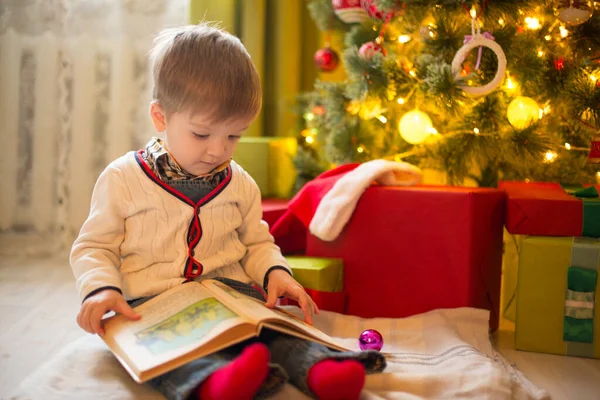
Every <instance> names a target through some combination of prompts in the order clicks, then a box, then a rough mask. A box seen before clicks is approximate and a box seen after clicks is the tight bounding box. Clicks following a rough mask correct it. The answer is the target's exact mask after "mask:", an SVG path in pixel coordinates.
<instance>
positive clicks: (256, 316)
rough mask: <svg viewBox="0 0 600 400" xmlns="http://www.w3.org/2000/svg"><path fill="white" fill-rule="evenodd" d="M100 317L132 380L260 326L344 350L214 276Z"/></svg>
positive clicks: (256, 330) (211, 349)
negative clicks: (127, 312) (130, 311)
mask: <svg viewBox="0 0 600 400" xmlns="http://www.w3.org/2000/svg"><path fill="white" fill-rule="evenodd" d="M135 311H136V312H137V313H138V314H141V315H142V318H141V319H140V320H138V321H132V320H129V319H127V318H126V317H124V316H123V315H119V314H118V315H115V316H112V317H110V318H107V319H106V320H105V321H104V327H105V334H104V337H103V340H104V342H105V343H106V344H107V345H108V347H109V348H110V350H111V351H112V352H113V353H114V354H115V356H116V357H117V359H118V360H119V361H120V362H121V364H123V366H124V367H125V369H126V370H127V372H129V374H130V375H131V376H132V377H133V379H134V380H135V381H136V382H139V383H141V382H145V381H147V380H149V379H152V378H154V377H156V376H158V375H161V374H164V373H165V372H168V371H171V370H173V369H175V368H177V367H179V366H181V365H184V364H186V363H188V362H190V361H192V360H195V359H197V358H200V357H203V356H206V355H209V354H211V353H215V352H217V351H219V350H221V349H224V348H226V347H229V346H231V345H233V344H235V343H238V342H241V341H243V340H246V339H249V338H251V337H253V336H258V335H259V334H260V331H261V329H262V328H263V327H266V328H269V329H272V330H275V331H279V332H282V333H286V334H289V335H293V336H297V337H300V338H304V339H307V340H311V341H313V342H317V343H321V344H323V345H325V346H327V347H330V348H333V349H336V350H342V351H343V350H346V348H345V347H343V346H341V345H340V344H338V343H336V342H335V340H334V339H332V338H331V337H329V336H327V335H326V334H325V333H323V332H321V331H320V330H318V329H317V328H314V327H313V326H311V325H308V324H306V323H305V322H304V321H302V320H300V319H299V318H297V317H296V316H294V315H293V314H291V313H289V312H287V311H285V310H283V309H279V308H275V309H269V308H267V307H266V306H265V304H264V303H262V302H260V301H258V300H256V299H254V298H252V297H249V296H246V295H244V294H242V293H239V292H238V291H236V290H234V289H231V288H230V287H229V286H227V285H225V284H223V283H221V282H218V281H215V280H210V279H209V280H205V281H202V282H201V283H200V282H190V283H186V284H183V285H178V286H175V287H174V288H172V289H170V290H168V291H166V292H164V293H161V294H160V295H158V296H156V297H154V298H153V299H152V300H150V301H148V302H146V303H144V304H142V305H140V306H138V307H136V308H135Z"/></svg>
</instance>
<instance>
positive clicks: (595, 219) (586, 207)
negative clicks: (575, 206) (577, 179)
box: [563, 185, 600, 237]
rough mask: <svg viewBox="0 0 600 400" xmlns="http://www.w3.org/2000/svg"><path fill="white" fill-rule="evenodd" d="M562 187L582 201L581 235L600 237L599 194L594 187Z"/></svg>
mask: <svg viewBox="0 0 600 400" xmlns="http://www.w3.org/2000/svg"><path fill="white" fill-rule="evenodd" d="M563 189H564V190H565V192H567V193H568V194H570V195H572V196H575V197H577V198H578V199H579V200H581V201H582V202H583V215H582V218H583V224H582V225H583V228H582V232H581V236H587V237H600V196H599V195H598V190H597V189H596V187H595V186H589V187H586V188H583V187H577V188H573V187H568V186H564V185H563Z"/></svg>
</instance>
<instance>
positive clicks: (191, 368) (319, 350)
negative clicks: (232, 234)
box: [131, 278, 386, 400]
mask: <svg viewBox="0 0 600 400" xmlns="http://www.w3.org/2000/svg"><path fill="white" fill-rule="evenodd" d="M216 280H219V281H221V282H223V283H225V284H227V285H228V286H230V287H232V288H233V289H236V290H238V291H239V292H241V293H244V294H246V295H249V296H252V297H255V298H257V299H259V300H261V301H264V299H263V297H262V294H261V293H260V292H259V291H258V290H256V289H255V288H253V287H252V286H250V285H247V284H245V283H241V282H237V281H234V280H231V279H227V278H216ZM147 300H148V298H143V299H138V300H136V301H134V302H131V305H132V306H136V305H140V304H142V303H143V302H145V301H147ZM256 342H260V343H264V344H265V345H266V346H267V347H268V348H269V351H270V353H271V358H270V370H269V375H268V377H267V379H266V381H265V382H264V383H263V385H262V386H261V387H260V389H259V391H258V393H257V396H256V398H257V399H260V398H266V397H268V396H271V395H273V394H275V393H276V392H277V391H278V390H280V389H281V387H282V386H283V384H284V383H286V382H290V383H291V384H292V385H294V386H295V387H297V388H298V389H299V390H301V391H302V392H304V393H305V394H306V395H308V396H310V397H315V396H314V394H313V393H312V392H311V391H310V389H309V388H308V385H307V383H306V378H307V376H308V371H309V370H310V368H311V367H312V366H313V365H314V364H316V363H317V362H319V361H322V360H325V359H339V360H344V359H348V360H357V361H359V362H360V363H362V364H363V365H364V366H365V369H366V371H367V373H374V372H381V371H383V369H384V368H385V366H386V362H385V357H384V356H383V355H382V354H380V353H379V352H376V351H363V352H339V351H336V350H331V349H329V348H327V347H325V346H323V345H320V344H317V343H314V342H310V341H307V340H303V339H298V338H296V337H293V336H289V335H285V334H282V333H279V332H275V331H271V330H268V329H264V330H263V332H262V333H261V335H260V337H258V338H253V339H250V340H246V341H244V342H242V343H238V344H236V345H234V346H231V347H229V348H227V349H224V350H222V351H220V352H218V353H215V354H212V355H210V356H206V357H202V358H199V359H197V360H195V361H192V362H190V363H188V364H186V365H184V366H181V367H179V368H177V369H175V370H173V371H171V372H167V373H166V374H164V375H161V376H159V377H157V378H154V379H152V380H150V381H149V384H150V385H152V386H153V387H154V388H156V389H157V390H158V391H160V392H161V393H162V394H164V395H165V397H167V399H169V400H184V399H187V398H189V396H190V395H191V394H192V393H193V392H194V389H195V388H197V387H198V386H199V385H200V384H201V383H202V382H203V381H204V380H205V379H206V378H208V377H209V376H210V375H211V374H212V373H213V372H215V371H216V370H218V369H220V368H221V367H223V366H225V365H227V364H228V363H229V362H230V361H231V360H233V359H234V358H236V357H237V356H238V355H239V354H240V353H241V352H242V350H243V349H244V348H245V347H246V346H248V345H249V344H251V343H256Z"/></svg>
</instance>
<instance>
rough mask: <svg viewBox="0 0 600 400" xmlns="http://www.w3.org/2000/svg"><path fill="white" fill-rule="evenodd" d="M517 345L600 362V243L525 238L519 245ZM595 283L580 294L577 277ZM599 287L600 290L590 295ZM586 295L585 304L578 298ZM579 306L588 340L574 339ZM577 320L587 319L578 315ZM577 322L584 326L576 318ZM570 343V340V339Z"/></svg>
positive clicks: (570, 238)
mask: <svg viewBox="0 0 600 400" xmlns="http://www.w3.org/2000/svg"><path fill="white" fill-rule="evenodd" d="M518 248H519V267H518V283H517V296H516V320H515V346H516V348H517V349H518V350H527V351H534V352H540V353H552V354H561V355H572V356H580V357H593V358H600V310H599V307H598V306H597V305H596V304H595V302H596V299H597V298H598V295H599V291H600V286H599V285H598V279H597V271H598V268H599V267H600V239H592V238H581V237H541V236H522V237H520V238H519V241H518ZM577 271H584V273H587V274H588V276H592V277H593V278H594V280H593V281H591V280H588V289H586V290H583V291H582V292H574V290H575V289H574V288H573V286H572V283H573V282H574V280H573V279H572V278H573V272H577ZM590 288H591V289H593V288H595V291H588V290H590ZM573 293H575V294H576V295H585V296H587V300H585V301H581V299H577V298H576V297H571V296H572V294H573ZM574 307H576V308H577V309H578V311H581V312H583V313H585V314H586V317H585V318H586V321H588V322H589V327H588V328H589V336H590V338H589V339H588V340H574V339H572V337H573V332H575V334H579V333H580V332H577V329H575V331H573V325H570V322H568V320H570V318H571V317H572V315H576V314H575V313H573V314H571V311H570V310H572V309H573V308H574ZM575 318H581V317H580V316H576V317H575ZM575 321H582V320H581V319H576V320H575ZM565 339H567V340H565Z"/></svg>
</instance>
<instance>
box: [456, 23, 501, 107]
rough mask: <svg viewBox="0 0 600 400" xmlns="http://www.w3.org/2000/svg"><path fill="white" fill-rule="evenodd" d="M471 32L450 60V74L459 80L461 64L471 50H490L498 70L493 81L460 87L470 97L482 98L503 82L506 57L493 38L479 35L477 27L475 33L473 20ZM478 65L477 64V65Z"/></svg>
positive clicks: (487, 33)
mask: <svg viewBox="0 0 600 400" xmlns="http://www.w3.org/2000/svg"><path fill="white" fill-rule="evenodd" d="M471 30H472V33H473V35H472V36H467V37H466V38H465V44H464V45H463V47H461V48H460V49H459V50H458V51H457V52H456V55H455V56H454V59H453V60H452V72H453V73H454V79H458V78H460V72H461V71H462V63H463V61H464V60H465V59H466V58H467V55H468V54H469V52H470V51H471V50H473V49H474V48H476V47H487V48H488V49H490V50H492V51H493V52H494V53H495V54H496V57H497V58H498V70H497V71H496V75H495V76H494V79H492V80H491V81H490V82H488V83H487V84H485V85H483V86H462V87H461V89H462V90H463V91H464V92H465V93H467V94H470V95H472V96H484V95H486V94H489V93H491V92H492V91H494V89H496V88H497V87H499V86H500V85H501V84H502V81H504V75H505V73H506V55H505V54H504V50H502V47H500V45H499V44H498V43H496V42H495V41H494V40H493V37H492V36H491V35H490V34H489V32H485V33H483V34H482V33H481V29H480V27H479V26H478V27H477V32H475V20H474V19H473V22H472V25H471ZM477 65H479V63H478V64H477Z"/></svg>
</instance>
